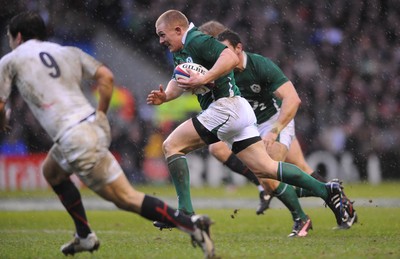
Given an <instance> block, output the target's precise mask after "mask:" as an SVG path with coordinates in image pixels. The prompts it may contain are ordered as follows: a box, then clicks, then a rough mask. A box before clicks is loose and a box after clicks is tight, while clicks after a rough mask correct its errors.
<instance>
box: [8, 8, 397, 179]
mask: <svg viewBox="0 0 400 259" xmlns="http://www.w3.org/2000/svg"><path fill="white" fill-rule="evenodd" d="M0 6H1V7H0V29H1V36H0V39H1V40H2V44H1V45H0V54H1V56H3V55H5V54H6V53H7V52H9V51H10V49H9V48H8V46H7V39H6V37H5V35H6V29H5V28H6V27H5V25H6V24H7V21H8V19H9V18H11V17H12V16H13V15H15V14H16V13H18V12H20V11H25V10H34V11H38V12H40V13H41V14H42V16H43V17H44V19H45V20H46V23H47V25H48V27H49V35H50V40H52V41H55V42H59V43H60V44H63V45H74V46H78V47H81V48H82V49H83V50H85V51H86V52H88V53H90V54H92V55H94V56H95V57H96V55H97V53H96V52H95V51H94V47H93V35H94V34H95V33H96V30H98V29H100V28H103V27H105V28H109V29H111V30H112V31H114V32H115V33H116V34H118V36H119V39H120V40H121V42H123V43H124V45H126V46H128V47H129V48H132V49H133V50H134V51H136V52H138V53H141V54H143V55H145V56H146V57H147V58H148V59H150V60H151V62H152V63H154V64H155V65H156V66H157V67H158V68H159V69H160V71H165V73H166V74H167V75H169V74H170V71H171V69H172V67H171V62H170V61H171V59H170V54H169V53H168V51H167V50H166V49H165V48H163V47H161V46H160V45H159V42H158V37H157V35H156V34H155V28H154V23H155V21H156V19H157V18H158V16H159V15H160V14H161V13H162V12H164V11H166V10H168V9H178V10H181V11H182V12H183V13H185V14H186V15H187V17H188V18H189V20H190V21H191V22H193V23H194V24H195V25H196V26H200V25H201V24H202V23H204V22H207V21H209V20H217V21H219V22H221V23H223V24H224V25H225V26H227V27H229V28H231V29H233V30H234V31H236V32H238V33H239V35H240V36H241V37H242V40H243V43H244V46H245V49H246V50H247V51H249V52H256V53H259V54H262V55H264V56H266V57H269V58H270V59H272V60H273V61H274V62H275V63H277V64H278V65H279V66H280V67H281V69H282V70H283V71H284V73H285V74H286V75H287V76H288V78H290V80H292V82H293V83H294V85H295V87H296V89H297V91H298V93H299V95H300V97H301V99H302V105H301V108H300V110H299V111H298V113H297V116H296V130H297V137H298V139H299V140H300V143H301V144H302V147H303V150H304V152H305V154H306V155H307V154H310V153H311V152H313V151H316V150H327V151H329V152H331V153H332V154H333V155H335V156H338V157H339V156H340V155H341V154H342V153H343V152H350V153H351V154H352V155H353V156H354V161H355V164H356V165H357V167H358V169H359V172H360V178H361V179H364V178H365V177H366V164H367V163H366V161H367V159H368V157H369V155H370V154H376V155H377V156H378V157H379V159H380V161H381V167H382V170H383V172H384V176H385V177H386V178H400V171H399V170H400V165H399V162H398V161H400V29H399V28H400V2H399V1H396V0H369V1H347V0H336V1H328V0H323V1H313V0H303V1H289V0H270V1H266V0H252V1H250V0H247V1H239V0H219V1H181V0H175V1H166V0H153V1H145V0H104V1H101V0H84V1H77V0H71V1H51V0H18V1H7V0H0ZM126 58H129V57H126ZM132 69H133V68H132ZM149 73H150V72H149ZM144 76H148V75H144ZM160 83H163V84H166V82H160ZM0 84H1V82H0ZM156 87H157V86H154V87H153V88H156ZM139 91H143V89H142V88H140V87H139V86H135V82H132V85H129V86H123V87H119V88H117V89H116V93H115V95H114V97H113V104H112V108H113V109H112V111H111V113H112V115H109V117H110V120H111V124H112V130H113V136H114V138H113V143H112V146H111V149H112V150H113V151H114V152H115V153H116V154H119V155H121V157H122V158H123V159H122V163H123V166H124V167H125V171H126V172H127V174H128V175H129V177H130V179H132V180H136V181H146V178H145V177H143V175H142V171H143V167H146V166H150V167H151V166H152V167H153V168H154V163H150V164H151V165H149V164H146V161H148V160H146V158H149V157H152V158H157V157H158V158H162V153H161V143H162V141H163V139H164V138H165V136H166V135H167V134H168V133H169V132H170V131H171V130H172V129H173V128H174V127H175V126H176V125H177V123H179V122H180V120H181V119H183V118H184V117H187V116H189V115H190V114H189V113H193V112H196V104H193V105H192V107H191V109H190V112H188V113H187V114H186V115H185V116H182V117H179V118H177V119H174V120H171V119H169V120H163V121H162V122H160V120H156V119H154V118H153V117H152V114H154V113H153V112H149V111H151V109H157V107H156V108H154V107H148V105H146V104H145V100H139V99H137V98H135V97H136V96H137V93H138V92H139ZM92 97H93V98H94V100H95V94H93V95H92ZM11 101H12V108H13V110H12V114H13V117H12V122H11V123H12V126H13V127H12V131H11V132H10V133H8V134H3V135H1V138H0V153H1V155H10V154H29V153H36V152H46V151H47V150H48V149H49V147H50V146H51V141H50V139H49V138H48V137H47V135H46V134H45V133H44V132H43V130H42V129H41V127H40V125H38V124H37V123H36V121H35V119H34V118H33V117H32V115H31V114H30V112H29V110H28V109H27V106H26V105H25V104H24V102H23V101H22V99H21V98H20V97H19V96H18V93H17V92H16V93H13V95H12V99H11ZM191 101H193V99H191ZM194 102H195V101H194ZM164 112H165V111H164ZM166 112H167V113H168V111H166ZM181 112H183V113H184V112H185V111H184V110H183V111H181ZM201 152H202V153H203V154H204V153H206V150H202V151H201ZM160 168H162V166H160ZM155 170H157V167H155Z"/></svg>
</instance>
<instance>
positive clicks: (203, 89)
mask: <svg viewBox="0 0 400 259" xmlns="http://www.w3.org/2000/svg"><path fill="white" fill-rule="evenodd" d="M189 70H191V71H194V72H196V73H200V74H202V75H204V74H205V73H206V72H207V71H208V69H207V68H205V67H203V66H202V65H200V64H196V63H182V64H179V65H177V66H176V67H175V69H174V78H175V80H178V79H179V78H185V79H186V78H189V77H190V74H189V72H188V71H189ZM211 86H212V84H207V85H202V86H199V87H197V88H196V90H194V91H193V93H194V94H202V95H203V94H206V93H208V92H209V91H210V87H211Z"/></svg>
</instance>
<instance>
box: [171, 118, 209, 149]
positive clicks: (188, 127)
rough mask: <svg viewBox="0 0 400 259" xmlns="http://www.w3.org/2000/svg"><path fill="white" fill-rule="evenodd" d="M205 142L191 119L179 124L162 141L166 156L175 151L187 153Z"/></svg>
mask: <svg viewBox="0 0 400 259" xmlns="http://www.w3.org/2000/svg"><path fill="white" fill-rule="evenodd" d="M204 145H205V143H204V142H203V140H202V139H201V137H200V136H199V134H198V133H197V131H196V129H195V128H194V126H193V122H192V119H189V120H186V121H185V122H183V123H182V124H180V125H179V126H178V127H177V128H176V129H175V130H174V131H172V132H171V134H170V135H169V136H168V137H167V139H166V140H165V141H164V143H163V151H164V155H165V156H166V157H169V156H171V155H174V154H177V153H183V154H187V153H189V152H191V151H193V150H196V149H198V148H200V147H203V146H204Z"/></svg>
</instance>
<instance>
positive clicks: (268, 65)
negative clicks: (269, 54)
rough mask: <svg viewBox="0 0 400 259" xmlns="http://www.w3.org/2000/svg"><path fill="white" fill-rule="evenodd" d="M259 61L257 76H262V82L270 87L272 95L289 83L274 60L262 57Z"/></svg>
mask: <svg viewBox="0 0 400 259" xmlns="http://www.w3.org/2000/svg"><path fill="white" fill-rule="evenodd" d="M258 59H259V61H258V62H257V64H258V65H257V66H256V69H257V70H258V71H257V74H258V75H262V78H261V81H262V82H264V83H265V84H266V85H269V86H270V91H271V93H273V92H275V91H276V89H278V88H279V87H280V86H281V85H283V84H284V83H286V82H288V81H289V79H288V78H287V77H286V76H285V74H284V73H283V71H282V70H281V69H280V68H279V67H278V66H277V65H276V64H275V63H274V62H273V61H272V60H270V59H269V58H265V57H262V56H259V57H258Z"/></svg>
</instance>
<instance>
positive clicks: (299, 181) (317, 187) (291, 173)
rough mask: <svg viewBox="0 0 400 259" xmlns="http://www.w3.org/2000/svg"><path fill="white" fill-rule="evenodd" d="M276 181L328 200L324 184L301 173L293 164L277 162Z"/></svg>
mask: <svg viewBox="0 0 400 259" xmlns="http://www.w3.org/2000/svg"><path fill="white" fill-rule="evenodd" d="M277 178H278V181H280V182H284V183H287V184H290V185H293V186H297V187H301V188H303V189H306V190H309V191H311V192H312V193H314V194H315V196H318V197H321V198H322V199H323V200H326V199H327V198H328V191H327V189H326V187H325V184H324V183H322V182H320V181H318V180H316V179H315V178H313V177H311V176H310V175H308V174H307V173H305V172H303V171H302V170H301V169H300V168H298V167H297V166H295V165H293V164H289V163H285V162H278V171H277Z"/></svg>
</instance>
